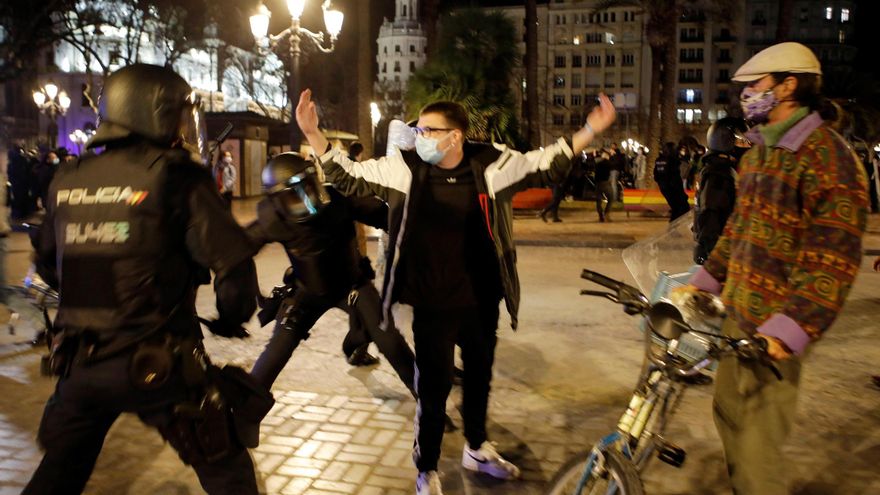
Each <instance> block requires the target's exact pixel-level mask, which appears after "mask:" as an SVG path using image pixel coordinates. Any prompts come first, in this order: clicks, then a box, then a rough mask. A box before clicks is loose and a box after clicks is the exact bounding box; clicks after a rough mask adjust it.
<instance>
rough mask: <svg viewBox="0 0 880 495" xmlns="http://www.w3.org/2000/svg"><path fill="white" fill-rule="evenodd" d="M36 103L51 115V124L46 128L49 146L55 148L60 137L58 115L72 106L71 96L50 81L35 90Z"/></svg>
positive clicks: (43, 111)
mask: <svg viewBox="0 0 880 495" xmlns="http://www.w3.org/2000/svg"><path fill="white" fill-rule="evenodd" d="M33 96H34V103H36V104H37V108H39V109H40V112H42V113H45V114H47V115H48V116H49V125H48V127H47V128H46V137H47V138H48V139H49V147H50V148H54V147H55V146H56V144H57V137H58V115H64V114H65V113H67V109H68V108H70V97H68V96H67V93H65V92H64V91H59V90H58V86H56V85H55V84H54V83H52V82H48V83H46V84H44V85H43V86H41V87H40V88H39V89H38V90H36V91H34V94H33Z"/></svg>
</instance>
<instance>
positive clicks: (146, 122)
mask: <svg viewBox="0 0 880 495" xmlns="http://www.w3.org/2000/svg"><path fill="white" fill-rule="evenodd" d="M98 106H99V108H98V130H97V132H96V133H95V135H94V137H93V138H92V139H91V141H89V143H88V145H87V147H89V148H94V147H98V146H104V145H106V144H108V143H111V142H113V141H118V140H122V139H125V138H128V137H131V136H140V137H142V138H145V139H147V140H150V141H152V142H154V143H156V144H157V145H159V146H163V147H165V146H167V147H183V148H186V149H187V150H189V151H190V152H191V153H192V154H193V155H194V156H193V158H194V159H196V160H197V161H200V162H202V163H206V161H205V160H206V159H207V138H206V132H205V120H204V116H203V115H202V113H201V108H200V107H201V104H200V101H199V97H198V95H196V94H195V93H194V92H193V89H192V87H190V85H189V84H187V82H186V81H185V80H184V79H183V78H182V77H180V76H179V75H178V74H177V73H176V72H174V70H172V69H170V68H168V67H160V66H158V65H149V64H132V65H129V66H126V67H123V68H121V69H119V70H117V71H116V72H114V73H113V74H110V76H109V77H108V78H107V80H106V81H105V82H104V88H103V90H102V91H101V97H100V99H99V105H98Z"/></svg>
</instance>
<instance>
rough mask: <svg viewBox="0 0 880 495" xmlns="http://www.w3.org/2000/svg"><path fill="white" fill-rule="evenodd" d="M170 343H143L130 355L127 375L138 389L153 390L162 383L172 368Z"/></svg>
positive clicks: (172, 357)
mask: <svg viewBox="0 0 880 495" xmlns="http://www.w3.org/2000/svg"><path fill="white" fill-rule="evenodd" d="M174 361H175V359H174V354H173V352H172V349H171V345H170V343H161V344H156V343H143V344H141V345H140V346H139V347H138V348H137V350H136V351H135V352H134V353H133V354H132V355H131V361H130V362H129V366H128V376H129V379H130V380H131V384H132V385H133V386H134V387H135V388H137V389H139V390H155V389H157V388H159V387H161V386H162V385H164V384H165V383H166V382H167V381H168V378H169V377H170V376H171V372H172V371H173V370H174Z"/></svg>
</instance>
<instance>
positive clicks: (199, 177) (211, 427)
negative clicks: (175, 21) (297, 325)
mask: <svg viewBox="0 0 880 495" xmlns="http://www.w3.org/2000/svg"><path fill="white" fill-rule="evenodd" d="M201 125H203V119H202V118H201V115H200V114H199V105H198V101H197V99H196V97H195V94H194V93H193V91H192V88H190V86H189V85H188V84H187V83H186V81H184V79H183V78H181V77H180V76H179V75H177V74H176V73H175V72H174V71H172V70H171V69H168V68H163V67H158V66H153V65H146V64H134V65H131V66H128V67H124V68H122V69H120V70H118V71H117V72H115V73H113V74H112V75H110V76H109V77H108V79H107V80H106V83H105V85H104V89H103V93H102V96H101V103H100V125H99V126H98V129H97V133H96V134H95V136H94V138H93V139H92V140H91V142H90V143H89V144H88V148H90V149H91V150H97V149H98V148H103V151H101V152H100V153H97V154H92V155H91V156H88V157H86V158H84V159H82V160H80V161H79V162H77V163H75V164H71V165H68V166H66V167H62V168H61V169H60V170H59V171H58V173H57V175H56V176H55V179H54V180H53V182H52V184H51V186H50V189H49V196H48V197H49V201H48V205H47V206H48V212H47V215H46V218H45V223H44V224H43V227H42V228H41V230H40V233H39V237H38V239H37V241H36V243H37V246H36V248H37V263H38V270H39V273H40V274H41V275H42V276H43V277H44V278H45V279H46V280H47V281H48V282H49V283H50V284H52V285H53V286H55V287H57V288H58V289H59V291H60V303H59V309H58V314H57V318H56V322H55V328H54V329H53V332H52V335H51V338H50V340H51V342H52V354H51V355H50V359H49V361H48V367H49V368H51V371H52V372H53V373H54V374H56V375H58V376H59V379H58V385H57V388H56V390H55V393H54V395H53V396H52V398H50V399H49V402H48V403H47V404H46V409H45V412H44V414H43V419H42V422H41V424H40V428H39V433H38V440H39V442H40V444H41V446H42V447H43V448H44V449H45V455H44V457H43V460H42V462H41V463H40V465H39V467H38V468H37V471H36V472H35V473H34V475H33V478H32V479H31V481H30V483H29V484H28V486H27V487H26V488H25V490H24V493H26V494H35V493H39V494H47V493H80V492H81V491H82V490H83V487H84V486H85V484H86V482H87V481H88V479H89V476H90V475H91V472H92V469H93V468H94V465H95V460H96V459H97V457H98V454H99V452H100V451H101V446H102V444H103V441H104V437H105V435H106V434H107V431H108V430H109V429H110V427H111V426H112V424H113V423H114V422H115V420H116V418H117V417H118V416H119V415H120V414H121V413H123V412H129V413H134V414H137V415H138V416H139V417H140V419H141V420H142V421H143V422H144V423H145V424H147V425H150V426H153V427H155V428H157V429H158V430H159V432H160V433H161V434H162V436H163V437H164V438H165V439H166V440H167V441H168V442H169V443H171V445H172V446H173V447H175V448H176V449H177V451H178V453H179V454H180V456H181V459H182V460H183V461H184V462H186V463H188V464H191V465H192V467H193V468H194V469H195V472H196V473H197V475H198V477H199V481H200V482H201V484H202V487H203V488H204V489H205V490H206V491H207V492H209V493H212V494H213V493H230V494H233V493H234V494H251V493H253V494H256V493H257V486H256V480H255V474H254V468H253V464H252V461H251V459H250V457H249V455H248V453H247V450H246V449H245V448H244V446H245V445H248V446H255V442H256V440H255V437H256V431H257V430H256V429H255V428H254V426H255V425H254V424H250V425H248V424H246V421H244V418H243V416H241V415H240V414H239V411H238V410H237V409H236V414H235V415H234V416H233V415H232V414H230V411H231V410H232V409H233V408H238V407H242V408H244V410H247V411H246V412H248V413H254V414H253V416H251V418H250V419H251V420H252V421H257V422H258V421H259V419H261V417H262V416H260V414H262V415H264V414H265V413H266V412H267V411H268V409H266V406H268V407H271V402H272V401H271V395H269V394H268V392H267V391H266V392H263V393H262V394H260V393H258V391H259V390H260V389H259V387H258V386H256V385H255V384H253V383H249V382H248V381H247V380H248V375H247V374H246V373H244V372H242V371H240V370H238V371H236V370H233V369H231V368H228V367H227V368H224V370H219V369H217V368H216V367H213V366H212V365H210V363H209V361H208V360H207V357H206V356H205V354H204V350H203V347H202V345H201V337H202V334H201V330H200V328H199V323H198V320H197V317H196V312H195V296H196V288H197V285H199V283H200V282H204V279H203V276H204V274H206V273H207V269H210V270H212V271H213V272H214V274H215V283H214V287H215V291H216V294H217V310H218V312H219V317H218V319H217V320H215V321H213V322H210V325H209V328H210V329H211V330H212V331H213V332H214V333H217V334H219V335H222V336H224V337H242V336H246V335H247V333H246V332H245V331H244V330H243V329H242V327H241V325H242V323H243V322H245V321H247V320H248V319H249V317H250V315H251V314H252V313H253V311H254V309H255V306H256V297H257V295H258V288H257V281H256V270H255V267H254V263H253V260H252V256H253V253H254V250H253V247H252V245H251V244H250V243H249V241H248V238H247V235H246V233H245V232H244V230H243V229H242V228H241V227H239V226H238V224H237V223H236V222H235V220H234V219H233V218H232V216H231V215H230V214H229V213H228V212H227V211H226V209H225V208H224V206H223V203H222V200H221V199H220V196H219V195H218V194H217V191H216V189H215V188H214V184H213V182H212V180H211V177H210V175H209V174H208V172H207V170H206V169H205V167H203V166H201V165H200V164H199V163H198V162H199V161H201V157H200V156H199V154H198V152H199V150H200V149H202V148H201V147H202V146H203V145H204V144H205V143H204V135H203V134H202V133H201V132H200V130H201V129H202V127H201ZM220 239H222V240H223V242H218V240H220ZM245 390H250V391H251V392H254V394H252V395H248V394H246V393H245V392H243V391H245ZM257 399H262V402H261V403H260V404H259V405H258V407H257V409H259V411H257V412H256V413H255V412H254V411H255V410H254V409H253V408H250V410H248V409H249V407H250V406H253V405H255V404H256V403H258V402H260V400H257ZM231 432H237V433H238V434H237V435H236V434H232V433H231Z"/></svg>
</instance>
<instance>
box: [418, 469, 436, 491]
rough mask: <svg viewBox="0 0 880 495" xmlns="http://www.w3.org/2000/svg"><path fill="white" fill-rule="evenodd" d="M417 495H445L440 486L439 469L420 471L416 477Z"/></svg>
mask: <svg viewBox="0 0 880 495" xmlns="http://www.w3.org/2000/svg"><path fill="white" fill-rule="evenodd" d="M416 495H443V489H442V488H441V487H440V475H439V474H437V471H427V472H422V473H419V476H418V478H416Z"/></svg>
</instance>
